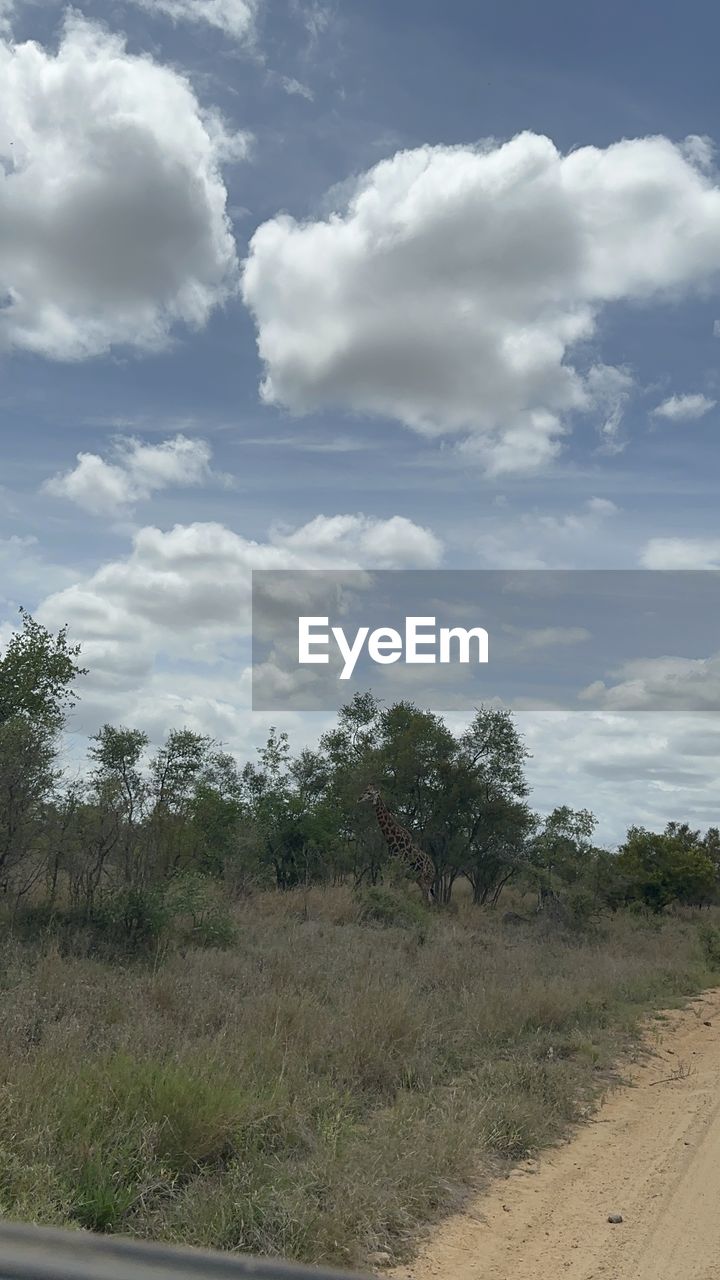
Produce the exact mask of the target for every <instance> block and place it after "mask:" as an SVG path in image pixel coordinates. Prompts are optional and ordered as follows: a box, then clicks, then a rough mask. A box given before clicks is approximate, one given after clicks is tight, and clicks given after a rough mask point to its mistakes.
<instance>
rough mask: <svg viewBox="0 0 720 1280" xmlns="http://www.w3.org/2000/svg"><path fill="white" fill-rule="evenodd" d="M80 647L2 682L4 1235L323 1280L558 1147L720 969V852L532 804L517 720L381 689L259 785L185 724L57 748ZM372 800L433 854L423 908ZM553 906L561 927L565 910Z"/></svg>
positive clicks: (33, 645)
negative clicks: (72, 773)
mask: <svg viewBox="0 0 720 1280" xmlns="http://www.w3.org/2000/svg"><path fill="white" fill-rule="evenodd" d="M81 675H82V672H81V669H80V666H79V653H78V651H77V649H76V648H75V647H73V646H72V645H71V644H70V642H69V640H68V637H67V634H66V633H65V632H64V631H61V632H60V633H59V634H58V635H51V634H50V633H48V632H47V631H46V630H45V629H44V628H43V627H42V626H40V625H39V624H38V623H37V622H35V621H34V620H33V619H32V618H31V617H30V616H28V615H27V614H23V616H22V619H21V626H20V628H19V629H18V631H17V633H16V634H15V635H14V636H13V637H12V638H11V640H10V642H9V644H8V645H7V646H6V649H5V651H4V654H3V656H2V658H0V912H1V919H2V924H3V930H4V938H3V942H2V951H1V958H2V965H1V967H0V1043H1V1045H2V1051H1V1053H0V1092H1V1093H2V1105H0V1214H4V1215H7V1216H10V1217H16V1218H21V1219H26V1220H35V1221H39V1222H45V1223H55V1224H62V1225H66V1226H84V1227H90V1228H92V1229H94V1230H98V1231H118V1232H123V1233H129V1234H139V1235H142V1236H145V1237H154V1238H162V1239H165V1240H172V1241H178V1242H186V1243H193V1244H202V1245H208V1246H214V1247H219V1248H223V1249H238V1250H243V1251H248V1252H255V1253H275V1254H282V1255H285V1256H288V1257H294V1258H300V1259H304V1260H308V1261H326V1262H330V1261H332V1262H341V1263H344V1264H350V1265H355V1264H362V1263H366V1262H367V1261H368V1260H372V1259H373V1258H375V1260H387V1259H389V1258H391V1257H399V1256H402V1255H403V1254H405V1253H407V1251H408V1250H409V1249H410V1248H411V1247H412V1241H413V1239H414V1237H415V1233H416V1231H417V1229H418V1227H419V1226H420V1225H421V1224H423V1223H425V1222H427V1221H428V1220H430V1219H431V1218H432V1217H433V1216H435V1215H437V1214H438V1213H440V1212H442V1211H444V1210H446V1209H447V1208H448V1207H449V1206H450V1205H452V1204H455V1203H457V1201H458V1198H459V1197H461V1196H462V1195H463V1194H464V1193H465V1191H466V1190H467V1189H468V1188H469V1187H472V1186H477V1185H478V1184H479V1183H480V1182H481V1181H482V1180H483V1179H484V1178H486V1177H488V1176H490V1175H491V1174H492V1173H493V1172H497V1171H498V1169H502V1168H504V1167H507V1162H508V1161H513V1160H517V1159H520V1158H523V1157H526V1156H528V1155H531V1154H532V1153H533V1152H535V1151H537V1150H538V1149H539V1148H540V1147H542V1146H543V1145H545V1144H547V1143H549V1142H552V1141H554V1140H555V1139H557V1138H558V1137H559V1136H561V1135H562V1134H563V1133H564V1132H565V1131H566V1130H567V1128H568V1126H569V1125H570V1124H571V1123H573V1122H574V1121H576V1120H577V1119H580V1118H581V1117H582V1116H583V1115H584V1114H586V1113H587V1110H588V1108H590V1107H591V1106H592V1105H593V1102H594V1100H595V1099H596V1097H597V1096H598V1093H599V1092H600V1091H601V1090H602V1088H604V1087H606V1085H607V1083H608V1081H609V1080H610V1079H611V1078H612V1067H613V1064H614V1063H615V1062H616V1061H617V1060H618V1057H619V1055H621V1054H622V1053H624V1052H626V1051H627V1050H628V1049H629V1048H630V1046H631V1045H632V1044H633V1043H634V1037H635V1034H636V1030H637V1024H638V1018H639V1016H640V1015H641V1014H642V1013H643V1012H646V1011H647V1010H649V1009H652V1008H658V1007H660V1006H661V1005H663V1004H667V1003H670V1002H673V1001H675V1000H678V999H680V998H682V997H683V996H686V995H688V994H689V993H691V992H693V991H697V990H699V989H700V988H701V987H702V986H706V985H708V984H710V983H712V982H714V981H716V980H717V978H718V973H720V928H719V927H718V925H717V923H716V920H717V917H718V911H717V908H716V903H717V901H718V896H719V892H720V835H719V834H718V831H717V830H712V829H711V830H710V831H709V832H706V833H705V834H701V833H700V832H698V831H695V830H693V829H692V828H691V827H690V826H689V825H686V824H683V823H672V824H670V825H669V826H668V827H667V828H666V830H665V831H664V832H661V833H655V832H650V831H646V830H644V829H641V828H631V830H630V831H629V832H628V835H627V838H626V840H625V842H624V844H623V845H622V847H621V848H620V849H619V850H613V851H609V850H605V849H601V848H599V847H597V845H596V844H595V842H594V839H593V835H594V831H595V819H594V817H593V815H592V813H591V812H590V811H589V810H585V809H583V810H572V809H569V808H567V807H564V806H561V807H558V808H556V809H555V810H554V811H553V812H552V813H551V814H549V815H546V816H544V817H542V818H541V817H540V816H538V815H537V814H535V813H534V812H533V810H532V807H531V804H530V796H529V789H528V785H527V782H526V778H525V766H526V759H527V755H526V751H525V748H524V745H523V742H522V738H521V736H520V734H519V733H518V731H517V728H516V726H515V724H514V721H513V719H512V717H511V715H510V714H508V713H507V712H504V711H498V710H496V709H488V708H481V709H479V710H477V711H475V712H474V714H473V715H472V717H471V718H470V720H469V725H468V727H467V729H466V730H465V731H464V732H462V733H461V734H459V735H458V734H453V733H452V732H451V731H450V730H449V728H448V726H447V725H446V724H445V723H444V721H443V720H442V719H441V718H440V717H439V716H436V715H434V714H432V713H430V712H427V711H423V710H421V709H419V708H417V707H415V706H413V705H411V704H409V703H405V702H398V703H396V704H395V705H392V706H388V707H385V706H381V705H380V704H378V702H377V701H376V700H375V699H374V698H373V697H372V695H371V694H366V695H364V696H362V697H357V698H355V699H354V700H353V701H352V702H351V703H350V704H349V705H348V706H347V707H345V708H344V709H343V710H342V711H341V713H340V714H339V717H338V720H337V724H336V725H335V727H334V728H333V729H332V730H331V731H329V732H328V733H326V734H325V736H324V737H323V739H322V740H321V742H320V744H319V746H318V748H317V750H314V751H311V750H305V751H302V752H300V753H299V754H297V755H293V754H292V753H291V751H290V748H289V744H288V741H287V739H286V738H285V736H284V735H283V734H281V733H277V732H275V731H273V732H271V734H270V736H269V739H268V741H267V742H266V743H265V745H264V746H263V747H262V748H261V749H260V750H259V752H258V754H257V760H256V761H254V762H251V763H247V764H245V765H244V766H240V765H238V763H237V762H236V760H235V759H234V758H233V757H232V756H230V755H229V754H228V753H227V752H225V751H224V750H222V749H221V747H219V746H218V745H217V744H216V743H214V742H212V741H211V740H210V739H209V738H207V737H205V736H203V735H201V734H198V733H195V732H192V731H190V730H188V729H178V730H176V731H174V732H172V733H171V734H170V735H169V736H168V738H167V739H166V741H165V742H164V743H163V744H162V745H161V746H160V747H159V748H158V747H156V748H154V749H152V750H151V749H150V746H149V743H148V741H147V738H146V737H145V735H144V734H143V733H142V732H140V731H139V730H137V729H134V728H133V727H132V726H112V725H106V726H105V727H104V728H103V729H102V730H101V731H100V732H99V733H98V734H97V735H96V736H95V738H94V739H93V741H92V744H91V748H90V755H89V760H88V767H87V771H86V774H85V776H84V777H83V778H82V779H81V780H80V781H78V780H77V779H69V778H68V777H66V776H64V774H63V771H62V769H61V768H60V765H59V758H60V756H59V744H60V741H61V731H62V727H63V721H64V716H65V713H66V711H67V708H68V707H69V705H70V704H71V702H72V696H73V694H72V690H73V686H74V685H75V684H76V683H77V681H78V679H79V678H80V676H81ZM368 783H374V784H376V785H379V786H380V787H381V789H382V792H383V795H384V797H385V799H386V801H387V803H388V804H389V805H390V806H391V807H392V808H393V810H394V811H395V812H396V813H397V815H398V817H399V819H400V820H401V821H402V822H403V823H404V824H405V825H406V826H407V827H408V828H409V829H411V830H412V832H413V834H414V836H415V838H416V840H417V841H418V843H419V844H420V845H421V846H422V847H423V848H424V849H425V850H426V851H427V852H428V853H429V854H430V855H431V857H432V859H433V862H434V865H435V868H436V872H437V880H436V892H437V898H438V900H439V905H438V906H436V907H435V908H429V907H428V906H426V905H425V904H424V903H423V902H422V900H421V898H420V895H419V893H418V891H417V889H416V887H415V886H414V885H413V884H411V883H409V882H408V881H407V879H406V878H405V875H404V873H403V869H402V867H400V866H398V865H396V864H395V863H394V862H393V861H392V860H391V859H389V858H388V856H387V851H386V849H385V847H384V845H383V842H382V840H381V837H380V832H379V830H378V827H377V823H376V822H375V820H374V814H373V812H372V808H370V807H367V806H358V804H357V798H358V796H359V795H360V793H361V792H362V790H363V789H364V787H365V786H366V785H367V784H368ZM539 908H540V909H539Z"/></svg>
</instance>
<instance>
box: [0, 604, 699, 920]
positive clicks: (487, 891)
mask: <svg viewBox="0 0 720 1280" xmlns="http://www.w3.org/2000/svg"><path fill="white" fill-rule="evenodd" d="M78 658H79V650H78V648H77V647H76V646H75V647H74V646H72V645H70V644H69V642H68V638H67V633H66V630H65V629H63V630H62V631H60V632H59V633H58V634H57V635H53V634H51V633H50V632H48V631H47V630H46V629H45V628H43V627H42V626H41V625H40V624H39V623H37V622H36V621H35V620H34V619H33V618H31V617H30V616H29V615H28V614H26V613H22V619H21V626H20V628H19V630H18V631H17V632H16V633H15V634H14V635H13V636H12V638H11V639H10V641H9V643H8V645H7V646H6V649H5V652H4V654H3V656H2V658H0V894H1V895H2V898H3V899H4V902H5V905H6V908H7V912H8V913H9V914H10V915H11V916H12V917H13V918H17V917H18V915H19V914H20V915H21V914H22V913H23V912H26V913H27V912H30V911H35V912H36V913H37V912H38V911H40V912H41V913H44V915H45V916H48V915H52V914H53V913H61V912H65V913H67V912H70V913H71V914H72V915H73V918H74V919H76V920H90V919H92V918H95V917H97V916H98V915H99V914H101V913H103V912H105V913H106V916H107V913H108V912H109V913H110V917H108V918H112V919H114V920H115V921H116V923H118V927H120V928H121V929H125V931H126V932H132V930H133V929H136V930H137V929H141V928H143V927H145V926H146V925H147V922H148V914H149V913H151V909H155V910H157V911H159V910H160V909H161V904H164V909H167V904H168V901H169V899H170V898H172V896H173V895H175V899H176V900H177V902H180V903H184V904H185V906H186V908H187V909H188V910H190V912H191V914H193V913H194V915H195V916H196V918H197V920H198V921H199V924H200V925H204V927H206V929H207V930H209V934H210V936H211V937H212V938H214V937H216V936H217V935H218V931H219V932H220V933H221V932H222V929H221V927H220V924H219V923H218V919H219V918H218V917H217V914H215V916H213V912H212V910H211V909H210V907H209V906H208V903H211V902H214V903H217V901H218V894H217V893H216V894H215V896H214V897H213V895H212V894H210V895H209V896H208V894H207V892H206V890H207V889H208V887H209V886H210V887H212V886H215V887H216V888H218V887H220V889H221V894H222V896H223V897H224V898H225V900H227V897H228V896H229V895H233V894H235V895H238V894H243V893H247V892H248V891H251V890H252V889H253V888H257V887H263V888H267V887H271V886H274V887H275V888H277V889H278V890H287V889H292V888H296V887H298V886H301V885H317V884H337V883H341V882H349V883H351V884H354V885H355V886H358V887H360V886H373V887H377V886H379V885H381V884H382V883H387V882H388V880H389V879H392V878H394V877H396V876H397V875H398V874H399V868H398V867H397V866H396V865H395V864H394V863H393V862H392V860H390V859H389V858H388V854H387V850H386V848H385V845H384V842H383V840H382V837H381V834H380V831H379V829H378V827H377V823H376V822H375V817H374V814H373V812H372V809H371V808H369V807H368V806H359V805H358V803H357V800H358V797H359V796H360V795H361V793H362V791H363V790H364V788H365V787H366V786H367V785H368V784H369V783H373V784H375V785H377V786H379V787H380V788H381V790H382V794H383V797H384V799H385V801H386V803H387V804H388V805H389V806H390V807H391V809H392V810H393V811H394V812H395V813H396V815H397V817H398V819H399V820H400V821H401V822H402V823H403V824H404V825H405V826H407V827H408V828H409V829H410V830H411V831H412V832H413V834H414V836H415V838H416V840H417V842H418V843H419V844H420V845H421V846H422V848H424V849H425V850H426V852H427V853H429V854H430V856H431V857H432V859H433V862H434V865H435V868H436V873H437V880H436V894H437V897H438V899H439V900H440V902H442V903H446V904H447V903H449V902H450V901H451V898H452V894H453V890H454V887H455V885H456V883H457V882H458V880H460V879H461V878H462V879H465V880H466V881H468V882H469V885H470V888H471V891H472V897H473V901H474V902H475V903H477V904H480V905H482V904H491V905H495V904H497V903H498V901H499V899H500V897H501V894H502V893H503V890H504V889H505V887H506V886H507V885H509V884H511V883H512V884H514V885H516V886H518V887H519V888H520V889H523V890H525V891H527V892H532V893H533V894H535V895H537V904H538V906H540V907H545V908H548V906H553V907H557V906H558V905H562V907H563V909H565V910H567V911H571V912H573V913H574V914H575V916H582V915H589V914H592V913H593V912H595V911H597V910H600V909H610V910H616V909H618V908H620V907H623V906H629V905H635V906H639V907H641V908H643V909H650V910H653V911H661V910H663V909H664V908H665V907H667V906H668V905H669V904H671V903H673V902H680V903H684V904H689V905H696V906H702V905H707V904H711V903H713V902H716V901H718V900H720V833H719V832H718V830H717V828H711V829H710V830H709V831H708V832H707V833H706V834H705V835H701V834H700V832H699V831H696V830H693V829H691V828H690V827H689V826H688V825H687V824H684V823H683V824H681V823H670V824H669V825H668V827H667V828H666V830H665V831H664V832H662V833H655V832H650V831H646V830H644V829H642V828H640V827H633V828H631V829H630V831H629V832H628V835H627V839H626V841H625V843H624V844H623V846H622V847H621V848H620V850H619V851H617V852H610V851H608V850H605V849H602V848H599V847H597V845H596V844H595V843H594V841H593V833H594V830H595V826H596V821H595V818H594V816H593V814H592V813H591V812H590V811H589V810H586V809H581V810H573V809H570V808H568V807H567V806H561V807H558V808H556V809H555V810H554V811H553V812H552V813H551V814H550V815H548V816H546V817H544V818H541V817H540V816H538V815H537V814H536V813H534V812H533V810H532V808H531V806H530V804H529V800H528V796H529V788H528V784H527V781H526V777H525V767H526V761H527V759H528V753H527V751H526V748H525V746H524V743H523V740H522V737H521V735H520V734H519V732H518V730H517V728H516V726H515V723H514V721H513V718H512V716H511V714H510V713H509V712H507V711H504V710H497V709H494V708H481V709H480V710H477V711H476V712H475V713H474V715H473V717H472V719H471V721H470V723H469V725H468V727H467V728H466V729H465V730H464V731H463V732H462V733H460V734H454V733H453V732H451V730H450V729H449V727H448V726H447V725H446V724H445V722H444V720H443V719H442V718H441V717H440V716H438V715H435V714H433V713H431V712H429V711H423V710H421V709H419V708H418V707H416V706H414V705H412V704H411V703H408V702H397V703H395V704H393V705H391V706H382V705H381V704H380V703H379V702H378V701H377V700H376V699H375V698H374V697H373V695H372V694H370V693H367V694H363V695H358V696H356V697H355V698H354V699H353V700H352V701H351V702H350V703H349V704H348V705H347V706H346V707H344V708H343V709H342V710H341V711H340V713H339V715H338V719H337V724H336V725H335V727H334V728H333V729H332V730H331V731H329V732H327V733H326V734H325V735H324V736H323V737H322V738H321V740H320V743H319V745H318V748H317V750H307V749H306V750H303V751H301V752H300V753H299V754H297V755H293V754H292V752H291V750H290V747H289V743H288V739H287V736H286V735H285V734H283V733H279V732H277V731H275V730H272V731H271V733H270V736H269V738H268V740H267V742H266V743H265V745H264V746H263V747H262V748H260V749H259V751H258V758H257V761H256V762H252V763H247V764H245V765H244V766H242V767H241V766H239V765H238V763H237V762H236V760H235V759H234V758H233V757H232V756H231V755H230V754H228V753H227V752H225V751H223V750H222V749H221V748H220V747H219V746H218V745H217V744H216V743H215V742H213V741H212V740H211V739H210V738H209V737H207V736H205V735H203V734H199V733H195V732H192V731H191V730H189V729H179V730H176V731H173V732H172V733H170V734H169V736H168V737H167V740H166V741H165V742H164V744H163V745H162V746H161V747H159V748H156V749H155V750H153V751H150V750H149V743H148V739H147V736H146V735H145V734H144V733H142V732H141V731H139V730H137V729H133V728H128V727H120V726H112V725H105V726H104V728H103V729H102V730H101V731H100V732H99V733H97V734H96V735H95V737H94V738H93V739H92V743H91V746H90V751H89V760H88V768H87V771H86V774H85V776H84V777H83V778H82V780H81V781H73V780H69V779H68V778H67V777H66V776H64V775H63V772H62V770H61V769H60V768H59V765H58V751H59V741H60V733H61V730H62V728H63V724H64V720H65V716H66V713H67V711H68V708H69V707H70V706H71V705H72V701H73V692H72V690H73V686H74V684H75V682H76V681H77V679H78V677H79V676H81V675H83V674H85V672H84V671H83V669H82V668H81V667H80V666H79V665H78ZM153 904H154V907H153ZM113 912H114V915H113ZM213 921H214V923H213Z"/></svg>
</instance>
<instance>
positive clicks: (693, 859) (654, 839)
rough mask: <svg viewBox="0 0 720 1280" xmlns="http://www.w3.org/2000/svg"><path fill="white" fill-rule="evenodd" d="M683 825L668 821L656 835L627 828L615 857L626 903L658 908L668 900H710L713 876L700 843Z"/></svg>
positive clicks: (696, 902) (696, 901)
mask: <svg viewBox="0 0 720 1280" xmlns="http://www.w3.org/2000/svg"><path fill="white" fill-rule="evenodd" d="M697 834H698V833H697V832H692V833H691V832H689V829H688V828H687V827H680V828H679V827H678V826H677V824H674V823H671V824H669V826H668V828H667V829H666V830H665V831H664V832H663V833H662V834H658V833H657V832H654V831H646V830H645V829H644V828H643V827H631V828H630V830H629V831H628V834H627V839H626V841H625V843H624V845H623V846H622V848H621V849H620V851H619V854H618V857H617V872H618V874H619V875H620V877H621V878H622V881H623V883H624V886H625V900H626V901H627V902H641V903H643V905H645V906H647V907H648V908H649V909H650V910H652V911H655V912H660V911H662V910H663V909H664V908H665V907H667V906H669V905H670V903H672V902H682V903H688V904H692V905H695V906H698V905H701V904H702V903H703V902H707V901H712V899H713V897H714V895H715V893H716V889H717V879H716V874H715V868H714V866H713V863H712V861H711V859H710V857H709V856H708V854H707V852H706V851H705V849H704V848H703V847H702V844H701V843H700V842H699V841H697V842H695V837H696V836H697Z"/></svg>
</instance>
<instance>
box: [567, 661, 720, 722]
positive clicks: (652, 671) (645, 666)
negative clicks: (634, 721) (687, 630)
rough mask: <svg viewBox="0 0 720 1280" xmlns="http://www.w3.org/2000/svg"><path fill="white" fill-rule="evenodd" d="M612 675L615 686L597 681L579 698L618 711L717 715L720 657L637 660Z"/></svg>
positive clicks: (719, 701)
mask: <svg viewBox="0 0 720 1280" xmlns="http://www.w3.org/2000/svg"><path fill="white" fill-rule="evenodd" d="M614 675H615V677H616V678H615V682H614V683H612V684H607V683H606V682H605V681H602V680H597V681H595V682H594V683H593V684H591V685H588V687H587V688H586V689H584V690H583V692H582V693H581V694H580V695H579V696H580V697H581V699H583V700H584V701H586V702H591V703H594V704H596V705H598V706H602V707H605V708H608V709H610V710H618V711H652V710H658V711H660V710H668V709H669V710H675V711H681V712H692V711H713V712H715V713H717V711H718V708H720V654H713V655H712V656H711V657H709V658H678V657H674V656H667V657H662V658H636V659H633V660H632V661H630V662H626V663H623V665H622V667H620V668H619V669H618V671H617V672H615V673H614Z"/></svg>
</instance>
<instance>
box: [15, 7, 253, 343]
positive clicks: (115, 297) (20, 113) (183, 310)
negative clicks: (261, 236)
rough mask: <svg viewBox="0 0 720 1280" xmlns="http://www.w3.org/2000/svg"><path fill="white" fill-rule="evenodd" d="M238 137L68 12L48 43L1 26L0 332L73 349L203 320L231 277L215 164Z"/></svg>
mask: <svg viewBox="0 0 720 1280" xmlns="http://www.w3.org/2000/svg"><path fill="white" fill-rule="evenodd" d="M245 142H246V139H244V138H243V137H239V138H238V136H237V135H231V134H230V133H229V132H228V131H227V129H225V128H224V127H223V125H222V122H221V121H220V119H219V117H218V116H217V115H213V114H203V112H202V111H201V108H200V106H199V104H198V101H197V99H196V97H195V94H194V92H193V89H192V87H191V85H190V83H189V81H188V80H186V79H185V78H184V77H183V76H181V75H180V74H179V73H178V72H177V71H174V70H172V69H170V68H168V67H163V66H160V65H158V64H157V63H155V62H153V61H152V60H151V59H150V58H149V57H136V56H133V55H130V54H129V53H128V52H127V50H126V48H125V45H124V41H123V40H122V38H120V37H118V36H113V35H110V34H108V33H107V32H106V31H105V30H103V29H101V28H100V27H97V26H95V25H93V24H92V23H90V22H87V21H85V20H83V19H82V18H80V17H79V16H78V15H76V14H75V15H73V14H71V15H70V16H69V17H68V19H67V21H66V26H65V31H64V35H63V37H62V40H61V43H60V46H59V48H58V51H57V53H55V54H53V53H50V52H48V51H47V50H45V49H43V48H41V47H40V46H39V45H37V44H34V43H30V42H28V43H25V44H20V45H8V44H4V43H2V42H0V298H2V299H3V300H4V303H5V305H2V306H1V307H0V347H5V348H6V349H8V348H22V349H25V350H29V351H34V352H38V353H40V354H42V355H46V356H50V357H52V358H55V359H81V358H83V357H86V356H91V355H96V354H99V353H102V352H104V351H107V350H108V349H109V348H110V347H111V346H113V345H115V344H126V345H129V346H131V347H135V348H139V349H141V350H147V349H150V350H152V349H157V348H158V347H162V346H163V345H165V344H166V343H167V341H168V338H169V334H170V332H171V330H172V328H173V326H174V325H175V324H176V323H178V322H181V323H184V324H188V325H191V326H201V325H203V324H204V323H205V322H206V320H207V318H208V316H209V314H210V312H211V310H212V309H213V307H214V306H216V305H217V304H218V303H220V302H222V301H223V299H224V298H226V297H227V296H228V292H229V291H230V290H231V289H233V288H234V287H235V278H236V277H235V273H236V266H237V263H236V254H235V245H234V241H233V237H232V234H231V231H230V226H229V222H228V219H227V216H226V211H225V203H226V192H225V187H224V185H223V182H222V179H221V177H220V173H219V167H218V166H219V164H220V162H221V160H223V159H225V158H228V156H229V155H230V154H234V155H235V156H237V155H238V154H239V152H240V151H241V150H242V147H243V145H244V144H245ZM3 166H4V167H3Z"/></svg>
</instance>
